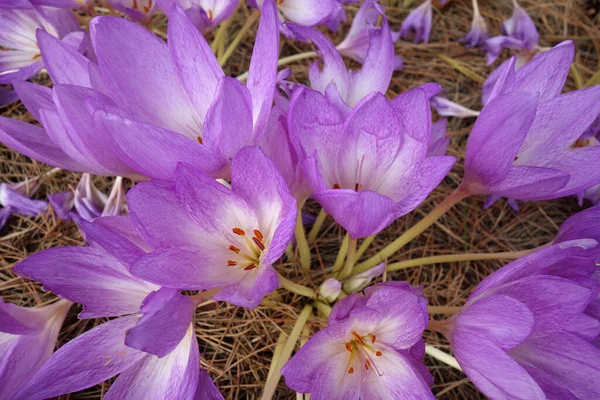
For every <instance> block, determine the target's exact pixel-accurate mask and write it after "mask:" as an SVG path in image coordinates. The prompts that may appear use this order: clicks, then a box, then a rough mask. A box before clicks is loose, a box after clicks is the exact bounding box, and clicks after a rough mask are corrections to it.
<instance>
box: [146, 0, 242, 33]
mask: <svg viewBox="0 0 600 400" xmlns="http://www.w3.org/2000/svg"><path fill="white" fill-rule="evenodd" d="M156 1H157V3H158V5H159V6H160V8H162V10H163V11H164V12H165V14H167V15H169V16H170V13H171V12H172V10H173V5H175V4H177V5H178V6H179V7H181V8H182V9H183V11H184V12H185V13H186V15H187V16H188V17H189V18H190V20H191V21H192V23H193V24H194V25H195V26H196V27H197V28H198V29H199V30H200V31H201V32H207V31H209V30H210V29H212V28H214V27H215V26H217V25H219V24H220V23H221V22H223V21H225V20H227V19H229V17H231V16H232V15H233V13H234V12H235V10H236V8H237V5H238V4H239V1H236V0H156Z"/></svg>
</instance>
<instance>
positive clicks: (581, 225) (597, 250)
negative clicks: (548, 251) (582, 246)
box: [554, 206, 600, 262]
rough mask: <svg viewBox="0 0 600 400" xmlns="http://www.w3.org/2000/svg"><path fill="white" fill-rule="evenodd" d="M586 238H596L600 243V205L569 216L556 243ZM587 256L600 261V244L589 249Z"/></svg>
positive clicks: (557, 235) (560, 230) (557, 236)
mask: <svg viewBox="0 0 600 400" xmlns="http://www.w3.org/2000/svg"><path fill="white" fill-rule="evenodd" d="M586 238H589V239H594V240H596V241H597V242H599V243H600V206H595V207H590V208H588V209H587V210H584V211H580V212H578V213H576V214H573V215H571V216H570V217H569V218H567V219H566V221H565V222H563V223H562V225H561V226H560V229H559V230H558V233H557V234H556V239H555V240H554V243H563V242H569V241H574V240H581V239H586ZM586 256H588V257H591V258H593V259H594V261H596V262H600V246H597V247H594V248H593V249H589V250H588V251H587V253H586Z"/></svg>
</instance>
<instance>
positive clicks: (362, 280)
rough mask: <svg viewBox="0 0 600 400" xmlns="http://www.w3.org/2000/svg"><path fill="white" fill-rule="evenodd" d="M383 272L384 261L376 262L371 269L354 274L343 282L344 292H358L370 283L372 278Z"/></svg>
mask: <svg viewBox="0 0 600 400" xmlns="http://www.w3.org/2000/svg"><path fill="white" fill-rule="evenodd" d="M384 272H385V263H381V264H378V265H376V266H374V267H373V268H371V269H368V270H366V271H365V272H361V273H360V274H357V275H354V276H353V277H351V278H349V279H348V280H347V281H346V282H345V283H344V291H345V292H346V293H356V292H360V291H361V290H363V289H364V288H366V287H367V286H369V285H370V284H371V282H372V281H373V279H376V278H378V277H379V276H381V275H383V273H384Z"/></svg>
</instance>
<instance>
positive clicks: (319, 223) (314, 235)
mask: <svg viewBox="0 0 600 400" xmlns="http://www.w3.org/2000/svg"><path fill="white" fill-rule="evenodd" d="M326 218H327V213H325V210H324V209H322V208H321V211H319V215H318V216H317V220H316V221H315V224H314V225H313V227H312V229H311V230H310V232H309V233H308V244H313V243H314V242H315V241H316V240H317V235H318V234H319V232H320V231H321V227H322V226H323V222H325V219H326Z"/></svg>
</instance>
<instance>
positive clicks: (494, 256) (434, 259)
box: [387, 249, 535, 272]
mask: <svg viewBox="0 0 600 400" xmlns="http://www.w3.org/2000/svg"><path fill="white" fill-rule="evenodd" d="M534 250H535V249H531V250H523V251H503V252H500V253H464V254H448V255H441V256H431V257H423V258H415V259H412V260H405V261H400V262H397V263H393V264H390V265H388V266H387V270H388V272H392V271H398V270H401V269H405V268H411V267H418V266H421V265H430V264H442V263H451V262H459V261H480V260H514V259H517V258H519V257H523V256H525V255H527V254H529V253H531V252H532V251H534Z"/></svg>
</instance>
